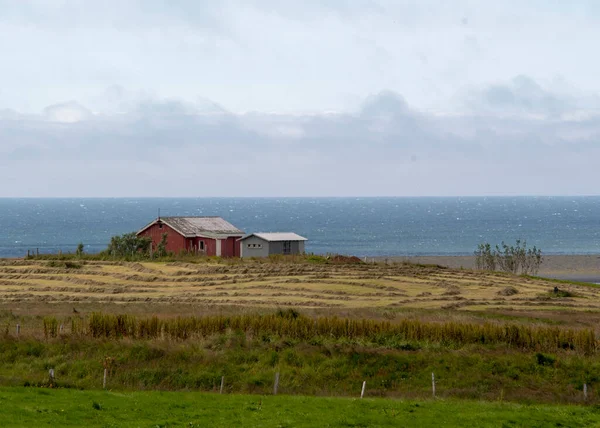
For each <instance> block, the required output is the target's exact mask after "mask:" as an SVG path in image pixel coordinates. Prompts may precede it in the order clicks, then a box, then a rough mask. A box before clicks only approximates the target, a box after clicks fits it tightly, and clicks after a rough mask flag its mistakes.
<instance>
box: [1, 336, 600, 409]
mask: <svg viewBox="0 0 600 428" xmlns="http://www.w3.org/2000/svg"><path fill="white" fill-rule="evenodd" d="M392 345H393V346H392ZM0 361H1V362H2V364H0V385H2V386H15V387H20V386H49V377H48V370H49V369H54V371H55V376H56V380H55V386H58V387H59V388H69V389H96V388H99V387H101V385H102V374H103V370H104V366H105V364H106V365H107V367H108V383H107V385H108V387H109V388H110V389H113V390H119V391H136V390H171V391H173V390H175V391H185V390H194V391H204V392H215V391H218V390H219V385H220V380H221V376H224V377H225V391H226V392H227V393H243V394H248V393H250V394H258V395H261V394H269V393H270V391H272V388H273V378H274V375H275V373H276V372H279V373H280V385H279V391H280V392H281V393H283V394H289V395H309V396H347V397H352V396H355V395H356V394H357V393H358V392H359V390H360V385H361V383H362V381H363V380H366V381H367V394H368V395H369V396H371V397H375V396H376V397H404V398H411V399H424V398H427V397H429V396H430V395H431V373H432V372H434V373H435V375H436V379H437V394H438V397H440V398H460V399H477V400H483V399H484V400H489V401H496V400H499V399H503V400H504V401H511V402H519V403H522V404H523V403H553V404H557V403H564V404H567V403H581V402H583V385H584V383H585V384H587V386H588V403H590V404H600V401H599V398H600V397H598V395H597V393H596V392H597V391H598V389H599V388H600V361H599V360H598V358H597V357H595V356H584V355H578V354H577V353H575V352H573V351H569V350H565V351H560V352H556V353H541V352H523V351H522V350H519V349H512V348H507V347H505V346H483V345H469V346H465V347H461V348H459V349H452V348H445V347H442V346H439V345H437V344H428V343H426V342H411V341H398V342H396V343H388V344H387V345H386V344H381V345H378V344H376V343H362V344H361V342H360V341H355V342H349V341H344V340H333V339H331V338H326V337H315V338H313V340H311V341H310V342H308V343H307V342H303V341H298V340H293V339H290V338H286V337H278V336H275V335H260V336H259V335H256V336H250V335H246V334H243V333H236V332H232V333H228V334H222V335H215V336H211V337H207V338H205V339H201V340H193V341H192V340H187V341H168V340H159V341H145V340H126V339H124V340H120V341H115V340H104V339H89V338H56V339H50V340H48V341H38V340H33V339H18V340H15V339H6V340H1V341H0ZM0 408H1V407H0Z"/></svg>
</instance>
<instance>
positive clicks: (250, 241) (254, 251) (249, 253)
mask: <svg viewBox="0 0 600 428" xmlns="http://www.w3.org/2000/svg"><path fill="white" fill-rule="evenodd" d="M239 242H240V244H241V256H242V257H269V242H268V241H265V240H264V239H260V238H259V237H258V236H251V237H249V238H246V239H244V240H243V241H239ZM253 245H256V247H253ZM259 245H260V248H259V247H258V246H259ZM248 246H250V247H248Z"/></svg>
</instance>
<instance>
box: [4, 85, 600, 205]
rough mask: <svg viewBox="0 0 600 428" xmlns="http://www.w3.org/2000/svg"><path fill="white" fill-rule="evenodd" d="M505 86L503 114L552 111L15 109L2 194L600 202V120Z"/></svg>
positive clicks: (203, 104)
mask: <svg viewBox="0 0 600 428" xmlns="http://www.w3.org/2000/svg"><path fill="white" fill-rule="evenodd" d="M497 86H502V87H507V88H510V89H511V91H512V92H511V94H512V98H511V97H508V98H506V99H505V98H502V97H499V99H498V98H493V97H492V99H493V101H486V102H491V104H492V105H493V106H496V105H500V106H502V108H506V109H516V110H519V109H523V108H525V107H526V108H528V109H529V110H528V111H534V112H536V111H537V112H539V111H541V112H546V113H544V114H543V115H541V116H529V115H505V114H503V113H495V110H494V109H492V108H490V110H489V111H488V113H487V114H485V115H482V114H481V112H479V111H477V112H475V113H466V114H440V113H437V112H433V113H432V112H427V111H423V110H419V109H417V108H415V107H414V106H411V105H410V104H409V103H408V102H407V101H406V100H405V99H404V97H403V96H402V95H400V94H398V93H396V92H394V91H390V90H385V91H380V92H378V93H375V94H373V95H371V96H368V97H366V99H365V100H364V102H363V103H361V107H360V108H359V109H357V110H355V111H347V112H338V113H332V112H329V113H311V114H281V113H265V112H262V113H261V112H248V113H232V112H228V111H227V110H226V109H224V108H223V107H220V106H219V104H218V103H215V102H213V101H211V100H209V99H199V101H198V102H189V101H185V100H178V99H172V98H167V99H165V98H160V97H156V96H148V95H144V96H139V97H138V96H137V95H136V94H135V93H131V92H129V91H127V90H126V89H124V88H120V89H117V88H112V89H110V90H109V91H108V95H109V96H108V98H107V97H105V96H104V95H103V96H101V97H99V98H98V99H97V100H99V101H98V105H96V106H84V105H82V104H79V103H77V102H69V103H62V104H53V105H51V106H49V107H48V108H46V109H44V114H43V115H36V114H22V113H17V112H15V111H8V112H3V113H2V114H0V168H1V169H2V171H3V174H5V177H6V179H7V180H8V181H7V182H11V183H12V184H11V186H5V187H3V188H2V189H0V190H1V192H0V196H166V195H170V196H303V195H312V196H326V195H340V196H344V195H346V196H351V195H371V196H375V195H476V194H559V193H563V194H593V193H597V189H596V188H595V183H596V182H598V181H599V180H600V172H599V170H598V168H596V167H595V160H594V159H598V158H599V156H600V144H599V142H600V116H593V115H590V116H588V117H585V118H578V119H577V120H573V119H572V118H569V117H568V114H567V113H569V111H570V110H569V109H568V106H570V105H577V104H578V103H579V101H578V100H579V98H577V97H572V98H573V100H574V103H572V104H565V107H564V110H561V111H562V114H561V115H556V114H548V113H547V112H548V111H550V112H553V111H554V110H548V109H545V110H544V109H543V108H542V107H544V106H545V101H543V100H546V98H545V97H546V95H545V94H546V92H545V91H544V90H542V89H540V87H541V85H538V84H537V83H536V82H535V81H523V80H518V81H517V82H515V81H514V80H511V81H509V82H507V83H504V84H499V85H497ZM518 88H524V91H523V92H522V93H521V92H519V91H518V90H517V89H518ZM540 91H541V92H540ZM481 93H483V94H484V95H483V96H484V97H485V96H487V95H485V94H487V93H488V92H486V91H483V92H481ZM105 95H106V94H105ZM515 98H516V101H515ZM484 99H486V100H487V98H484ZM532 99H533V100H537V101H536V102H538V104H539V103H541V107H540V106H539V105H536V104H535V103H534V102H532V101H531V100H532ZM540 100H542V101H540ZM102 103H104V104H103V105H104V109H100V108H99V107H98V106H99V105H101V104H102ZM111 103H113V104H114V105H118V106H119V107H118V108H115V107H114V105H113V106H111ZM515 104H516V107H515ZM550 104H551V103H550ZM523 106H525V107H523ZM532 106H533V107H532ZM92 111H93V112H94V113H91V112H92ZM502 111H504V110H502ZM24 171H36V174H35V176H30V174H23V172H24ZM40 177H43V180H40V179H39V178H40ZM74 178H75V179H74Z"/></svg>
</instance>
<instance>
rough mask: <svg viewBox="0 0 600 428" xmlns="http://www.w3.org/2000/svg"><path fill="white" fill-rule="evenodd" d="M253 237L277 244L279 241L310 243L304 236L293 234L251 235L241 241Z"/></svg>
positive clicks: (264, 233) (260, 233) (269, 233)
mask: <svg viewBox="0 0 600 428" xmlns="http://www.w3.org/2000/svg"><path fill="white" fill-rule="evenodd" d="M251 236H256V237H258V238H260V239H264V240H265V241H269V242H277V241H308V239H306V238H305V237H303V236H300V235H298V234H296V233H293V232H259V233H251V234H249V235H246V236H243V237H242V238H241V239H240V241H241V240H244V239H246V238H250V237H251Z"/></svg>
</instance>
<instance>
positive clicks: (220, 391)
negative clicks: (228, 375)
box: [219, 376, 225, 394]
mask: <svg viewBox="0 0 600 428" xmlns="http://www.w3.org/2000/svg"><path fill="white" fill-rule="evenodd" d="M223 385H225V376H221V389H219V394H223Z"/></svg>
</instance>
